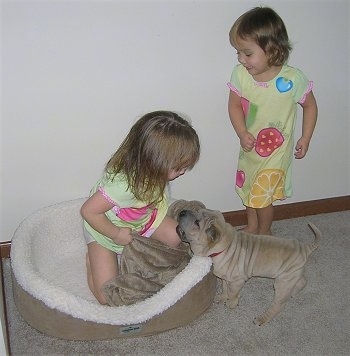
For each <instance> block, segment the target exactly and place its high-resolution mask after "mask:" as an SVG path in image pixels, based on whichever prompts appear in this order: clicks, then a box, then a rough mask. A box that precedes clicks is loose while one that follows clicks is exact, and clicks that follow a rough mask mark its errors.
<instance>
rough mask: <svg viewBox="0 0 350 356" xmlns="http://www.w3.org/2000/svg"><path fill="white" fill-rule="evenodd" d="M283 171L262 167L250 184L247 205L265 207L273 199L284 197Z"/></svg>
mask: <svg viewBox="0 0 350 356" xmlns="http://www.w3.org/2000/svg"><path fill="white" fill-rule="evenodd" d="M284 182H285V173H284V171H282V170H281V169H272V168H270V169H264V170H262V171H260V172H259V173H258V175H257V177H256V179H255V181H254V183H253V185H252V189H251V190H250V196H249V206H250V207H252V208H265V207H266V206H269V205H271V204H272V203H273V202H274V201H275V200H280V199H284V198H285V194H284Z"/></svg>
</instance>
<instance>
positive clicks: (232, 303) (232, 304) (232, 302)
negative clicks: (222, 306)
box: [226, 298, 238, 309]
mask: <svg viewBox="0 0 350 356" xmlns="http://www.w3.org/2000/svg"><path fill="white" fill-rule="evenodd" d="M226 304H227V306H228V307H229V308H230V309H234V308H236V306H237V305H238V298H234V299H230V300H228V301H227V303H226Z"/></svg>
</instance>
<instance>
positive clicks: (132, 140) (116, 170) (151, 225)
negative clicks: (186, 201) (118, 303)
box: [81, 111, 200, 304]
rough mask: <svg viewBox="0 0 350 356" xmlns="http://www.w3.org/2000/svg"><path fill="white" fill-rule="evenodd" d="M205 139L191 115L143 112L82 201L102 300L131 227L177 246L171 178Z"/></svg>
mask: <svg viewBox="0 0 350 356" xmlns="http://www.w3.org/2000/svg"><path fill="white" fill-rule="evenodd" d="M199 155H200V144H199V138H198V135H197V133H196V131H195V130H194V129H193V127H192V126H191V125H190V124H189V122H188V121H186V120H185V119H183V118H182V117H180V116H179V115H177V114H176V113H173V112H170V111H155V112H151V113H148V114H146V115H144V116H143V117H141V118H140V119H139V120H138V121H137V122H136V123H135V124H134V125H133V126H132V128H131V130H130V132H129V133H128V135H127V136H126V138H125V139H124V141H123V142H122V144H121V145H120V147H119V148H118V150H117V151H116V152H115V153H114V155H113V156H112V157H111V159H110V160H109V161H108V163H107V165H106V168H105V172H104V175H103V177H102V178H101V179H100V180H99V181H98V182H97V183H96V184H95V186H94V187H93V188H92V190H91V192H90V197H89V198H88V199H87V201H86V202H85V203H84V204H83V206H82V207H81V215H82V217H83V219H84V235H85V239H86V242H87V246H88V253H87V256H86V265H87V278H88V285H89V288H90V289H91V291H92V293H93V294H94V296H95V297H96V299H97V300H98V301H99V303H101V304H107V300H106V297H105V295H104V293H103V286H104V285H105V283H106V282H108V281H110V280H112V279H114V278H115V277H116V276H117V275H118V273H119V272H118V271H119V268H118V259H117V258H116V254H117V255H119V254H121V253H122V251H123V247H124V246H125V245H127V244H129V243H130V242H131V241H132V240H133V234H132V232H137V233H138V234H139V235H141V236H144V237H151V238H152V239H155V240H158V241H161V242H162V243H164V244H166V245H168V246H170V247H177V246H178V245H179V244H180V243H181V240H180V238H179V237H178V235H177V233H176V226H177V222H176V221H175V220H174V219H172V218H171V217H169V216H166V213H167V209H168V205H169V197H168V195H167V192H166V191H167V189H166V188H167V185H168V182H169V181H172V180H174V179H176V178H177V177H179V176H181V175H183V174H184V173H185V172H186V170H188V169H191V168H193V166H194V165H195V164H196V162H197V161H198V159H199Z"/></svg>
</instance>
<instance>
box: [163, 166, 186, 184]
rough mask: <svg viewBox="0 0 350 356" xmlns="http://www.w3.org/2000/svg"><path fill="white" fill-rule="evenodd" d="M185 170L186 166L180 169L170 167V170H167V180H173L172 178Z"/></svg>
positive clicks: (180, 174)
mask: <svg viewBox="0 0 350 356" xmlns="http://www.w3.org/2000/svg"><path fill="white" fill-rule="evenodd" d="M186 170H187V168H182V169H180V170H177V169H171V170H170V171H169V174H168V179H169V181H170V180H174V179H176V178H177V177H180V176H182V175H183V174H185V172H186Z"/></svg>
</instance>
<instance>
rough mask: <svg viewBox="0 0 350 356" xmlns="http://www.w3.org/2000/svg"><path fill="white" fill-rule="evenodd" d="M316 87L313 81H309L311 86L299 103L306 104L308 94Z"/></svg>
mask: <svg viewBox="0 0 350 356" xmlns="http://www.w3.org/2000/svg"><path fill="white" fill-rule="evenodd" d="M313 87H314V82H313V81H309V85H308V87H307V89H306V92H305V94H304V95H303V97H302V98H301V99H300V100H299V101H298V103H299V104H303V103H304V102H305V99H306V96H307V94H309V93H310V91H311V90H312V88H313Z"/></svg>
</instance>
